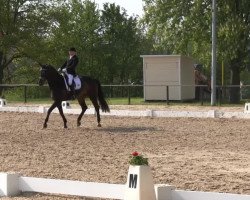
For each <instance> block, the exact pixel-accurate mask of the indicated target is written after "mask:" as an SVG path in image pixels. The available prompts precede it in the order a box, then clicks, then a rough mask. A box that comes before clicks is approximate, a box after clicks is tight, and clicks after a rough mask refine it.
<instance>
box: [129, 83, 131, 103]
mask: <svg viewBox="0 0 250 200" xmlns="http://www.w3.org/2000/svg"><path fill="white" fill-rule="evenodd" d="M130 103H131V96H130V85H129V86H128V105H130Z"/></svg>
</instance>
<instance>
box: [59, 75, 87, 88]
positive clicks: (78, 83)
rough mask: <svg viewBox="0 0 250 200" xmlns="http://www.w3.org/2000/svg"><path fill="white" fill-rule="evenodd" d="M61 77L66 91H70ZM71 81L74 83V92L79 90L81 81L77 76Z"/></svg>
mask: <svg viewBox="0 0 250 200" xmlns="http://www.w3.org/2000/svg"><path fill="white" fill-rule="evenodd" d="M62 76H63V79H64V83H65V86H66V89H67V90H68V91H70V88H69V86H68V83H67V81H66V79H65V76H64V75H63V74H62ZM73 81H74V83H75V90H79V89H80V88H81V86H82V83H81V80H80V78H79V76H76V77H74V79H73Z"/></svg>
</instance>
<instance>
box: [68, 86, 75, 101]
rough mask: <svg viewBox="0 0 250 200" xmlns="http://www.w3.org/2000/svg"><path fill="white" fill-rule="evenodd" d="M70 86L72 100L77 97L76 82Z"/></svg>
mask: <svg viewBox="0 0 250 200" xmlns="http://www.w3.org/2000/svg"><path fill="white" fill-rule="evenodd" d="M69 88H70V90H71V94H72V100H75V98H76V92H75V84H74V83H72V85H70V86H69Z"/></svg>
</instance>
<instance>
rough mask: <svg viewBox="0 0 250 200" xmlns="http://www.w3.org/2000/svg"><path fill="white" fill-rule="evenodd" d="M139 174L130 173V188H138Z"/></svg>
mask: <svg viewBox="0 0 250 200" xmlns="http://www.w3.org/2000/svg"><path fill="white" fill-rule="evenodd" d="M137 178H138V176H137V174H130V175H129V188H134V189H136V187H137Z"/></svg>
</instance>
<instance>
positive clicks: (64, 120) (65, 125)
mask: <svg viewBox="0 0 250 200" xmlns="http://www.w3.org/2000/svg"><path fill="white" fill-rule="evenodd" d="M56 106H57V108H58V110H59V113H60V115H61V117H62V119H63V124H64V128H68V127H67V119H66V118H65V116H64V114H63V109H62V104H61V102H60V103H58V104H57V105H56Z"/></svg>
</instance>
